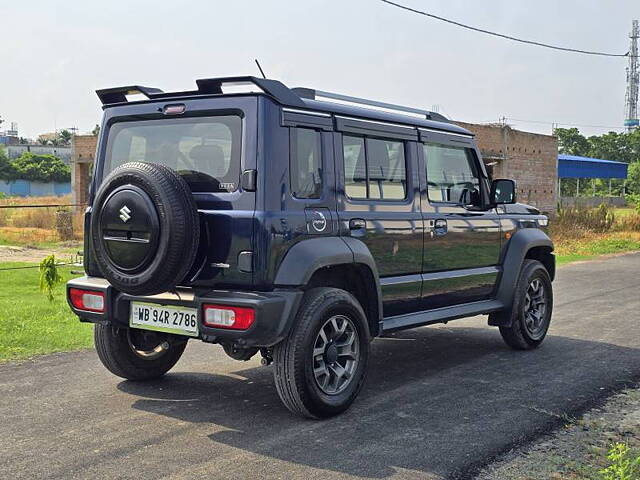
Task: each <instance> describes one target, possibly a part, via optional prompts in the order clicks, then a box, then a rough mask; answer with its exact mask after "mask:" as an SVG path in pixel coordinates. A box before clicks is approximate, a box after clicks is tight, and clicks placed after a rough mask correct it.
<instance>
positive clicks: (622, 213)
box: [613, 207, 637, 217]
mask: <svg viewBox="0 0 640 480" xmlns="http://www.w3.org/2000/svg"><path fill="white" fill-rule="evenodd" d="M636 212H637V210H636V209H635V208H632V207H623V208H614V209H613V213H614V215H615V216H616V217H626V216H628V215H633V214H634V213H636Z"/></svg>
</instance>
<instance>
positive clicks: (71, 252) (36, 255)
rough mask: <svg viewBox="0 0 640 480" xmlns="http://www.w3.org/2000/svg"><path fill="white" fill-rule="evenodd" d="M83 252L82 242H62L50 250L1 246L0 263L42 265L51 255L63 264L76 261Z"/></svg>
mask: <svg viewBox="0 0 640 480" xmlns="http://www.w3.org/2000/svg"><path fill="white" fill-rule="evenodd" d="M81 250H82V245H81V244H80V242H62V243H59V244H57V245H56V246H55V247H50V248H36V247H22V246H14V245H0V262H25V263H40V261H41V260H42V259H43V258H44V257H46V256H48V255H51V254H53V255H55V256H56V258H57V259H59V260H60V261H61V262H66V261H69V260H71V259H73V260H75V259H76V257H77V255H78V252H79V251H81Z"/></svg>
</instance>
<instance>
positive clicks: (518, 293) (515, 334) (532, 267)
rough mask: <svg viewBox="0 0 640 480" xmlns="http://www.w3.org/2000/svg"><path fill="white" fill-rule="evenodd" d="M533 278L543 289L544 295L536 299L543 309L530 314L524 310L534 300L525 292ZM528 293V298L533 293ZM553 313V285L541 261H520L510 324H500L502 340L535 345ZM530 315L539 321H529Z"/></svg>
mask: <svg viewBox="0 0 640 480" xmlns="http://www.w3.org/2000/svg"><path fill="white" fill-rule="evenodd" d="M535 282H538V285H539V288H540V289H543V294H544V297H542V299H541V300H539V302H540V303H539V306H543V307H544V310H543V311H541V312H538V314H536V315H535V316H533V317H531V316H527V314H528V312H530V308H529V306H530V305H532V303H533V302H532V301H527V294H528V292H529V293H531V292H533V291H534V290H530V289H532V288H533V287H532V286H533V285H535V284H536V283H535ZM536 291H537V290H536ZM529 297H530V298H531V297H533V295H531V294H530V295H529ZM552 313H553V289H552V287H551V278H550V277H549V273H548V272H547V269H546V268H545V267H544V265H542V263H540V262H538V261H537V260H529V259H527V260H525V261H524V263H523V265H522V269H521V271H520V276H519V277H518V282H517V284H516V290H515V294H514V300H513V309H512V312H511V319H510V320H511V322H510V323H511V326H509V327H500V334H501V335H502V338H503V339H504V341H505V343H506V344H507V345H509V346H510V347H511V348H513V349H515V350H531V349H533V348H537V347H538V346H540V344H541V343H542V341H543V340H544V339H545V337H546V335H547V331H548V330H549V325H550V323H551V315H552ZM498 315H500V314H498ZM532 318H535V319H539V322H538V321H537V320H536V321H532V320H531V319H532ZM534 327H535V328H534Z"/></svg>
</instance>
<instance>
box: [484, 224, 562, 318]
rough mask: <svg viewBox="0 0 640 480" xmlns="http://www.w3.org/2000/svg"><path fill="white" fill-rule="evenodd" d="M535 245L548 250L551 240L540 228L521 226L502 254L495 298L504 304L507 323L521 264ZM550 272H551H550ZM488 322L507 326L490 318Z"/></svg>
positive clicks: (550, 247)
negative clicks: (500, 272)
mask: <svg viewBox="0 0 640 480" xmlns="http://www.w3.org/2000/svg"><path fill="white" fill-rule="evenodd" d="M536 247H548V248H549V249H550V251H553V241H552V240H551V239H550V238H549V237H548V236H547V234H546V233H545V232H543V231H542V230H540V229H537V228H523V229H521V230H518V231H517V232H516V233H514V234H513V236H512V237H511V239H510V240H509V244H508V246H507V250H506V252H505V254H504V257H503V260H502V274H501V275H500V281H499V283H498V288H497V290H496V299H497V300H500V301H501V302H502V304H503V305H504V306H505V309H504V311H503V312H504V315H503V318H508V319H509V324H510V322H511V313H512V306H513V297H514V293H515V292H514V290H515V287H516V283H517V282H518V277H519V276H520V270H521V269H522V264H523V263H524V259H525V258H526V255H527V252H529V251H530V250H531V249H532V248H536ZM550 274H553V272H550ZM489 324H490V325H503V326H508V325H506V324H504V323H500V322H497V323H496V322H492V321H491V320H490V322H489Z"/></svg>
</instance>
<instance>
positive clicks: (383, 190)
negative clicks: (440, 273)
mask: <svg viewBox="0 0 640 480" xmlns="http://www.w3.org/2000/svg"><path fill="white" fill-rule="evenodd" d="M336 124H337V127H338V130H339V131H340V133H336V134H335V137H334V138H335V156H336V173H337V176H338V219H339V224H340V234H341V235H344V236H350V237H353V238H356V239H358V240H360V241H362V242H363V243H364V244H365V245H366V246H367V247H368V249H369V251H370V252H371V254H372V256H373V259H374V261H375V263H376V267H377V269H378V274H379V276H380V284H381V288H382V296H383V311H384V312H383V313H384V316H385V317H389V316H393V315H398V314H402V313H407V312H410V311H414V310H415V309H416V308H417V303H418V301H419V298H420V286H421V281H422V280H421V264H422V248H423V246H422V235H423V221H422V216H421V214H420V196H419V180H418V175H417V144H416V143H415V140H417V132H416V130H415V129H413V128H411V127H403V126H397V125H386V124H384V123H380V122H368V121H363V120H356V119H348V118H340V117H339V118H337V119H336Z"/></svg>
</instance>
